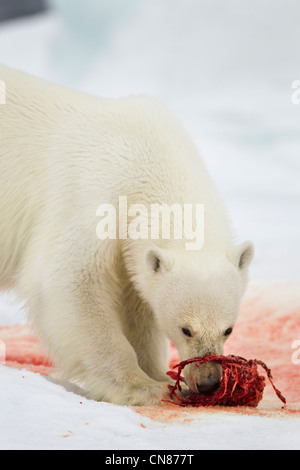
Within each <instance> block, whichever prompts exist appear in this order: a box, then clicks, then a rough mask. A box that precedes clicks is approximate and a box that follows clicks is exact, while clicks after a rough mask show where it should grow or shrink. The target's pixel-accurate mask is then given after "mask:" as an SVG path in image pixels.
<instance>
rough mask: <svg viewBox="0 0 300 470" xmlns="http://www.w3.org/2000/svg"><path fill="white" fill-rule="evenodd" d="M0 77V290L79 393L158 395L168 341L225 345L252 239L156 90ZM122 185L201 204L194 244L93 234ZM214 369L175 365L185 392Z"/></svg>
mask: <svg viewBox="0 0 300 470" xmlns="http://www.w3.org/2000/svg"><path fill="white" fill-rule="evenodd" d="M0 80H2V82H4V83H5V85H6V87H5V88H6V99H5V104H3V105H1V106H0V132H1V134H0V212H1V231H0V284H1V288H4V289H8V288H14V289H15V290H16V292H17V293H18V295H19V296H20V297H22V298H23V299H25V300H26V304H27V308H28V312H29V319H30V321H31V322H32V324H33V327H34V328H35V329H36V331H37V332H38V334H39V336H40V338H41V341H42V342H43V344H44V345H45V346H46V347H47V348H48V350H49V353H50V355H51V357H52V358H53V360H54V363H55V365H56V367H57V369H58V370H59V371H61V373H62V376H63V377H64V378H65V379H67V380H76V381H77V382H78V383H79V384H80V385H81V386H82V388H83V389H84V390H85V391H86V393H87V396H88V397H90V398H91V399H94V400H99V401H101V400H103V401H107V402H111V403H115V404H120V405H145V404H155V403H160V402H161V399H162V397H164V396H166V393H167V386H168V378H167V376H166V371H167V370H168V350H169V341H172V342H173V343H174V344H175V345H176V347H177V349H178V351H179V355H180V358H181V359H182V360H185V359H188V358H191V357H195V356H202V355H205V354H208V353H211V354H221V353H222V352H223V346H224V343H225V341H226V339H227V338H228V337H229V335H230V333H231V332H232V329H233V327H234V324H235V322H236V321H237V318H238V312H239V307H240V301H241V298H242V296H243V293H244V291H245V288H246V285H247V279H248V267H249V264H250V262H251V260H252V258H253V253H254V248H253V245H252V243H251V242H245V243H243V244H242V245H237V244H236V242H235V235H234V234H233V230H232V227H231V221H230V219H229V216H228V214H227V210H226V209H225V207H224V204H223V201H222V200H221V198H220V196H219V194H218V192H217V190H216V188H215V187H214V184H213V182H212V180H211V178H210V176H209V174H208V172H207V170H206V168H205V165H204V163H203V161H202V159H201V157H200V155H199V152H198V149H197V148H196V146H195V144H194V143H193V141H192V139H191V137H190V136H189V135H188V134H187V132H186V131H185V129H184V128H183V127H182V125H181V124H180V122H178V120H177V118H175V117H174V116H173V115H172V113H171V112H170V111H169V110H167V109H166V108H165V107H164V106H163V105H162V104H160V103H159V102H157V101H156V100H155V99H153V98H150V97H145V96H132V97H127V98H122V99H116V100H112V99H101V98H96V97H93V96H90V95H87V94H84V93H81V92H77V91H72V90H69V89H65V88H62V87H58V86H56V85H52V84H49V83H47V82H44V81H42V80H39V79H37V78H34V77H31V76H29V75H26V74H23V73H21V72H18V71H14V70H11V69H9V68H7V67H5V66H1V67H0ZM120 196H122V197H126V198H127V200H128V204H130V205H132V204H139V205H143V207H148V208H149V207H150V205H151V204H153V203H156V204H160V203H164V204H167V205H169V206H172V205H173V204H182V205H184V204H201V205H203V207H204V214H205V218H204V226H203V234H204V244H203V246H202V247H201V249H198V250H187V249H186V244H185V242H186V241H187V240H186V238H187V237H186V236H185V234H183V237H182V239H179V238H177V237H175V236H171V237H170V238H169V239H167V238H163V237H159V238H158V239H157V237H156V239H151V237H149V238H148V239H146V238H140V239H139V238H138V237H126V236H123V237H120V236H119V237H116V239H112V238H109V237H107V239H105V238H104V237H103V238H102V239H100V238H99V237H98V236H97V235H96V227H97V222H98V221H99V219H98V218H97V208H98V207H99V205H100V204H104V203H105V204H111V205H113V206H116V205H117V204H118V200H119V198H120ZM128 217H129V215H128ZM193 217H195V216H193ZM125 218H126V217H125ZM126 222H128V220H127V221H126ZM150 222H151V220H150ZM124 223H125V221H124V217H123V218H120V219H119V221H118V224H119V227H118V228H119V233H123V234H124V231H123V232H122V227H121V225H122V224H124ZM220 378H221V371H220V368H219V366H217V365H216V364H206V365H204V366H202V367H200V368H196V367H195V366H194V365H191V366H190V367H189V369H188V370H187V372H186V381H187V384H188V386H189V387H190V388H191V389H192V390H194V391H195V392H197V391H202V392H210V391H211V390H213V389H214V388H216V387H217V386H218V384H219V382H220Z"/></svg>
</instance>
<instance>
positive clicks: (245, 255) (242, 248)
mask: <svg viewBox="0 0 300 470" xmlns="http://www.w3.org/2000/svg"><path fill="white" fill-rule="evenodd" d="M253 257H254V245H253V243H252V242H249V241H247V242H245V243H242V245H239V246H238V247H237V248H236V249H235V252H234V255H233V262H234V264H235V265H236V266H237V267H238V268H239V269H240V270H241V271H244V270H246V269H247V268H248V267H249V265H250V263H251V261H252V259H253Z"/></svg>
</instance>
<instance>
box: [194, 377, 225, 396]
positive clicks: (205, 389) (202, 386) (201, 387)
mask: <svg viewBox="0 0 300 470" xmlns="http://www.w3.org/2000/svg"><path fill="white" fill-rule="evenodd" d="M220 385H221V382H220V381H219V380H215V379H207V380H203V381H202V382H201V383H199V384H197V388H198V392H199V393H213V392H215V391H216V390H218V388H219V387H220Z"/></svg>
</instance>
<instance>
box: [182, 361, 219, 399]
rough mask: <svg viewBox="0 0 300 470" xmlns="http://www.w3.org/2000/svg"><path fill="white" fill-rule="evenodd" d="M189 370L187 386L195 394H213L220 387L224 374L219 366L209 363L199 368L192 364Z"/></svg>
mask: <svg viewBox="0 0 300 470" xmlns="http://www.w3.org/2000/svg"><path fill="white" fill-rule="evenodd" d="M187 368H188V369H189V370H188V371H187V374H186V375H187V377H186V379H187V384H188V386H189V387H190V388H191V389H192V390H193V392H195V393H198V392H199V393H212V392H215V391H216V390H218V388H219V387H220V385H221V379H222V373H223V372H222V367H221V366H220V365H219V364H215V363H214V362H208V363H205V364H202V365H201V366H200V367H197V366H196V363H192V364H190V365H189V366H187Z"/></svg>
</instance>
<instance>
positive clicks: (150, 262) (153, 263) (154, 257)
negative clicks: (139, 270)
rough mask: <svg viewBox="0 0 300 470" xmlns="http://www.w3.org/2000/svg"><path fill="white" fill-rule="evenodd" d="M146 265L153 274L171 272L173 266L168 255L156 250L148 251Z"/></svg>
mask: <svg viewBox="0 0 300 470" xmlns="http://www.w3.org/2000/svg"><path fill="white" fill-rule="evenodd" d="M146 263H147V266H148V268H149V269H150V270H151V271H152V272H154V273H158V272H161V273H165V272H168V271H171V269H172V266H173V260H172V258H171V257H170V256H169V254H168V253H166V252H165V251H163V250H159V249H158V248H155V249H151V250H149V251H148V253H147V255H146Z"/></svg>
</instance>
